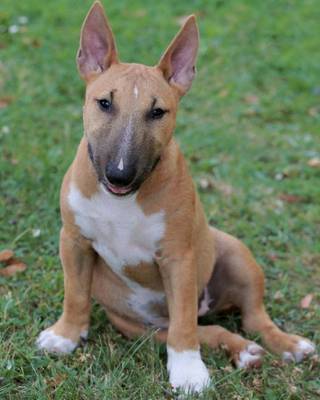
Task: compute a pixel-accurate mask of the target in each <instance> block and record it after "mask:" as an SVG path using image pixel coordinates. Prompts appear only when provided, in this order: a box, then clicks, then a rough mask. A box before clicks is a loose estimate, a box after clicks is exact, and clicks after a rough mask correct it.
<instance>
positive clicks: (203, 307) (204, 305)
mask: <svg viewBox="0 0 320 400" xmlns="http://www.w3.org/2000/svg"><path fill="white" fill-rule="evenodd" d="M211 301H212V300H211V299H210V296H209V290H208V288H207V287H205V288H204V296H203V299H202V301H201V303H200V307H199V310H198V316H199V317H202V316H203V315H205V314H207V312H208V311H210V307H209V305H210V303H211Z"/></svg>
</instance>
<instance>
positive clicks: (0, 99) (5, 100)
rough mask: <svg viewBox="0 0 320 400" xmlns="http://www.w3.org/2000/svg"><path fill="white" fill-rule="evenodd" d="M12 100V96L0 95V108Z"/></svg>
mask: <svg viewBox="0 0 320 400" xmlns="http://www.w3.org/2000/svg"><path fill="white" fill-rule="evenodd" d="M12 101H13V97H12V96H4V97H0V108H5V107H7V106H8V105H9V104H10V103H12Z"/></svg>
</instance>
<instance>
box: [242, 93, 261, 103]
mask: <svg viewBox="0 0 320 400" xmlns="http://www.w3.org/2000/svg"><path fill="white" fill-rule="evenodd" d="M244 101H245V102H246V103H247V104H259V97H258V96H256V95H255V94H246V95H245V96H244Z"/></svg>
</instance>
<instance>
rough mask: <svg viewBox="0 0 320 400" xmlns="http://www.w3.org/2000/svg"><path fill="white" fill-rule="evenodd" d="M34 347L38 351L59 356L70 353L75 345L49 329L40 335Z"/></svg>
mask: <svg viewBox="0 0 320 400" xmlns="http://www.w3.org/2000/svg"><path fill="white" fill-rule="evenodd" d="M36 345H37V347H38V349H40V350H46V351H50V352H52V353H60V354H68V353H71V352H72V351H73V350H74V349H75V348H76V347H77V343H75V342H73V341H72V340H71V339H67V338H65V337H63V336H59V335H56V334H55V333H54V332H53V331H52V330H50V329H46V330H44V331H42V332H41V333H40V335H39V336H38V339H37V341H36Z"/></svg>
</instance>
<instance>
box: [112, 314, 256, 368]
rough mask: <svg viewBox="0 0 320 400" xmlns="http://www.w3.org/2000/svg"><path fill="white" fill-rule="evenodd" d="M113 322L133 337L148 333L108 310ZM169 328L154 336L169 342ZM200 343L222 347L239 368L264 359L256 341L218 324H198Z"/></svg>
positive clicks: (129, 336) (213, 347)
mask: <svg viewBox="0 0 320 400" xmlns="http://www.w3.org/2000/svg"><path fill="white" fill-rule="evenodd" d="M106 312H107V315H108V318H109V320H110V321H111V323H112V324H113V325H114V326H115V328H116V329H118V330H119V331H120V332H121V333H122V334H123V335H124V336H126V337H128V338H130V339H133V338H136V337H139V336H142V335H145V334H146V333H147V331H148V330H147V328H146V327H145V326H144V325H142V324H139V323H137V322H133V321H129V320H128V319H124V318H122V317H120V316H118V315H117V314H115V313H113V312H111V311H109V310H106ZM167 336H168V331H167V329H157V330H155V331H154V335H153V337H154V338H155V339H156V340H157V341H158V342H161V343H166V342H167ZM198 337H199V342H200V344H206V345H207V346H209V347H211V348H212V349H217V348H219V347H220V348H222V349H224V350H225V351H227V353H228V354H229V355H230V357H231V359H232V360H233V362H234V364H235V365H236V366H237V367H238V368H251V367H258V366H260V364H261V361H262V354H263V349H262V348H261V347H260V346H258V345H257V344H256V343H254V342H251V341H249V340H246V339H244V338H243V337H241V336H240V335H237V334H234V333H231V332H229V331H228V330H227V329H224V328H222V327H221V326H218V325H208V326H200V325H199V326H198Z"/></svg>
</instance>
